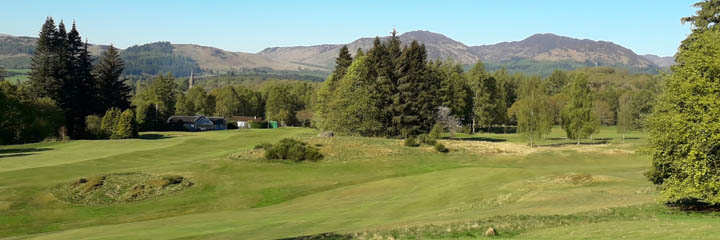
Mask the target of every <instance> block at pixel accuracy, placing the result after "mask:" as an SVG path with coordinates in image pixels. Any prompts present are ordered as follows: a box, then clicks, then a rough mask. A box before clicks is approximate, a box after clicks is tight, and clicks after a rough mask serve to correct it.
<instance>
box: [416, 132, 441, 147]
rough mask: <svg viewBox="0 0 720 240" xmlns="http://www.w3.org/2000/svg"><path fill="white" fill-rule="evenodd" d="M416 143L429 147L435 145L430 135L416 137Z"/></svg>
mask: <svg viewBox="0 0 720 240" xmlns="http://www.w3.org/2000/svg"><path fill="white" fill-rule="evenodd" d="M418 141H419V142H420V143H422V144H426V145H430V146H432V145H435V143H437V141H435V139H434V138H432V137H430V135H427V134H420V136H418Z"/></svg>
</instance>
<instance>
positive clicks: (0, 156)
mask: <svg viewBox="0 0 720 240" xmlns="http://www.w3.org/2000/svg"><path fill="white" fill-rule="evenodd" d="M30 155H35V154H34V153H15V154H8V155H0V158H9V157H22V156H30Z"/></svg>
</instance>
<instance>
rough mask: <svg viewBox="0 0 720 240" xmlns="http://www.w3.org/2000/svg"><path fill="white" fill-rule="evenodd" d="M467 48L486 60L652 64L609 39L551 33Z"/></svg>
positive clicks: (629, 64) (643, 66) (608, 64)
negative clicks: (583, 37)
mask: <svg viewBox="0 0 720 240" xmlns="http://www.w3.org/2000/svg"><path fill="white" fill-rule="evenodd" d="M471 51H472V52H473V53H474V54H475V55H476V56H478V57H479V58H480V59H482V60H483V61H487V62H502V61H509V60H513V59H531V60H536V61H551V62H556V61H572V62H580V63H588V64H592V65H595V66H617V65H625V66H630V67H635V68H651V67H656V66H655V64H654V63H653V62H651V61H650V60H648V59H645V58H644V57H642V56H639V55H637V54H635V53H634V52H633V51H632V50H630V49H627V48H624V47H622V46H620V45H617V44H614V43H612V42H605V41H593V40H588V39H583V40H579V39H575V38H569V37H563V36H558V35H554V34H535V35H532V36H530V37H528V38H526V39H524V40H522V41H518V42H503V43H498V44H494V45H483V46H476V47H471Z"/></svg>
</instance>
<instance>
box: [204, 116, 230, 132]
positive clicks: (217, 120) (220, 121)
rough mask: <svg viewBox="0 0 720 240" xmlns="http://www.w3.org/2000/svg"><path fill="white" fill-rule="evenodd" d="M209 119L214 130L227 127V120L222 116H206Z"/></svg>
mask: <svg viewBox="0 0 720 240" xmlns="http://www.w3.org/2000/svg"><path fill="white" fill-rule="evenodd" d="M208 119H210V121H212V122H213V124H214V125H215V127H214V130H226V129H227V121H226V120H225V118H224V117H208Z"/></svg>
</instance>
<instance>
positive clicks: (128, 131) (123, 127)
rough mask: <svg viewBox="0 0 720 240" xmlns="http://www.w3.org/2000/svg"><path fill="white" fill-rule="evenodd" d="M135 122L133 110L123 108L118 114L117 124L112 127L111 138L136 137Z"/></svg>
mask: <svg viewBox="0 0 720 240" xmlns="http://www.w3.org/2000/svg"><path fill="white" fill-rule="evenodd" d="M137 129H138V128H137V122H136V121H135V112H133V110H130V109H128V110H125V111H124V112H123V113H122V114H120V118H119V119H118V121H117V125H115V127H114V128H113V132H112V136H110V138H112V139H125V138H134V137H137V135H138V132H137Z"/></svg>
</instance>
